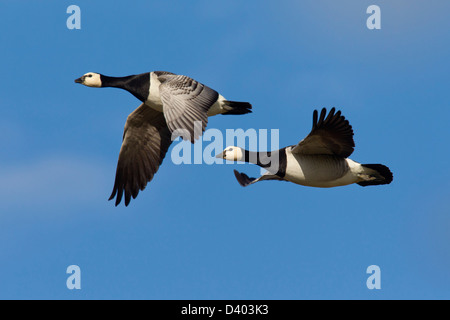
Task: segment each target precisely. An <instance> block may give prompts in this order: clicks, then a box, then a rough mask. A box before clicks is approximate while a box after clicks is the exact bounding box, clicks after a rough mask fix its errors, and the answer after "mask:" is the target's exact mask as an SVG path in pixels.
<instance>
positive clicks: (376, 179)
mask: <svg viewBox="0 0 450 320" xmlns="http://www.w3.org/2000/svg"><path fill="white" fill-rule="evenodd" d="M362 167H363V169H364V173H363V174H362V177H363V179H364V180H363V181H361V182H358V184H359V185H360V186H362V187H367V186H377V185H380V184H390V183H391V182H392V180H393V179H394V177H393V175H392V172H391V170H390V169H389V168H388V167H386V166H385V165H382V164H362Z"/></svg>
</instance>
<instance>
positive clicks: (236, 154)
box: [223, 147, 243, 161]
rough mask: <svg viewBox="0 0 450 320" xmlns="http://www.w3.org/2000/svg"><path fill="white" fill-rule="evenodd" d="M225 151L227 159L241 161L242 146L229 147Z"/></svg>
mask: <svg viewBox="0 0 450 320" xmlns="http://www.w3.org/2000/svg"><path fill="white" fill-rule="evenodd" d="M223 152H224V153H225V157H224V159H225V160H230V161H239V160H241V159H242V156H243V154H242V150H241V148H238V147H227V148H226V149H225V150H224V151H223Z"/></svg>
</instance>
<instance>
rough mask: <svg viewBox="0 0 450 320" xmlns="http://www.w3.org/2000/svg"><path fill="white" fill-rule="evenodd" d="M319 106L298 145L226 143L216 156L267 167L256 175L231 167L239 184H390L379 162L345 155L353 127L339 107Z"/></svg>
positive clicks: (389, 176) (350, 147)
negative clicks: (269, 147)
mask: <svg viewBox="0 0 450 320" xmlns="http://www.w3.org/2000/svg"><path fill="white" fill-rule="evenodd" d="M335 111H336V110H335V108H332V109H331V110H330V113H329V114H328V116H326V113H327V111H326V109H325V108H324V109H322V111H321V113H320V117H319V115H318V112H317V110H314V113H313V127H312V130H311V132H310V133H309V135H308V136H307V137H306V138H305V139H303V140H302V141H300V142H299V143H298V144H297V145H293V146H289V147H285V148H283V149H280V150H276V151H272V152H250V151H247V150H244V149H242V148H239V147H227V148H226V149H225V150H224V151H223V152H222V153H220V154H218V155H217V156H216V157H217V158H223V159H226V160H231V161H244V162H249V163H253V164H256V165H258V166H260V167H263V168H265V169H266V170H267V172H266V173H265V174H263V175H262V176H260V177H259V178H257V179H255V178H249V177H248V176H247V175H246V174H245V173H239V172H238V171H236V170H234V174H235V176H236V179H237V180H238V182H239V184H240V185H241V186H243V187H246V186H248V185H250V184H253V183H256V182H258V181H263V180H280V181H290V182H293V183H296V184H300V185H303V186H309V187H319V188H330V187H337V186H344V185H348V184H352V183H357V184H358V185H360V186H363V187H365V186H373V185H380V184H389V183H391V182H392V180H393V176H392V173H391V171H390V170H389V168H388V167H386V166H384V165H382V164H360V163H358V162H355V161H353V160H351V159H349V158H348V157H349V156H350V155H351V154H352V153H353V149H354V147H355V143H354V141H353V129H352V127H351V125H350V124H349V122H348V120H346V119H345V117H344V116H342V115H341V111H338V112H335Z"/></svg>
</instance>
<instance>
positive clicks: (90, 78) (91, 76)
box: [75, 72, 102, 88]
mask: <svg viewBox="0 0 450 320" xmlns="http://www.w3.org/2000/svg"><path fill="white" fill-rule="evenodd" d="M75 82H76V83H81V84H83V85H85V86H87V87H94V88H100V87H101V86H102V79H101V77H100V74H99V73H95V72H88V73H86V74H85V75H83V76H81V77H80V78H78V79H75Z"/></svg>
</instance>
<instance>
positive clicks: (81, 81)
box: [75, 77, 83, 83]
mask: <svg viewBox="0 0 450 320" xmlns="http://www.w3.org/2000/svg"><path fill="white" fill-rule="evenodd" d="M75 83H83V77H81V78H78V79H75Z"/></svg>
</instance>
